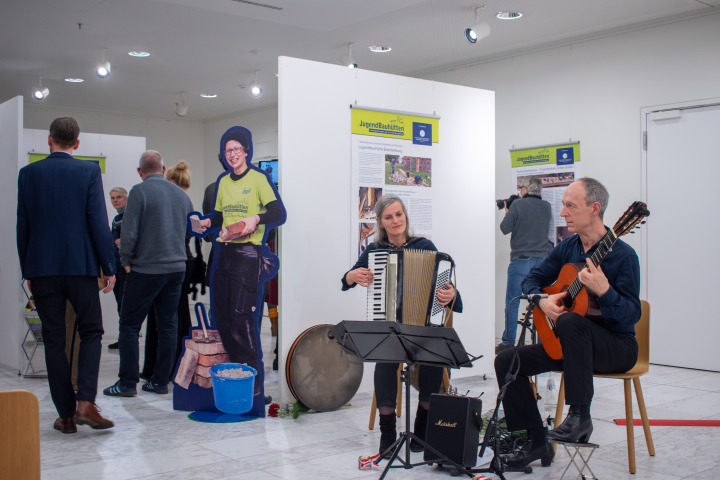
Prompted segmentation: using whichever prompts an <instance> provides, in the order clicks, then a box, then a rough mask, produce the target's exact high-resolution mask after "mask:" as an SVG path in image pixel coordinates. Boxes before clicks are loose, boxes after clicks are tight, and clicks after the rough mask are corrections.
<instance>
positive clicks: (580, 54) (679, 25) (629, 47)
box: [429, 14, 720, 361]
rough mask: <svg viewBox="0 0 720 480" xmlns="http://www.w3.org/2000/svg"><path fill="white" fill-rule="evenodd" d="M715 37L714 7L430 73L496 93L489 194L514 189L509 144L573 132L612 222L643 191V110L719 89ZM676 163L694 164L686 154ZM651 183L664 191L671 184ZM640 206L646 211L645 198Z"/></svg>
mask: <svg viewBox="0 0 720 480" xmlns="http://www.w3.org/2000/svg"><path fill="white" fill-rule="evenodd" d="M479 45H480V43H478V46H479ZM718 45H720V14H716V15H710V16H706V17H702V18H696V19H692V20H687V21H682V22H674V23H669V24H667V25H662V26H657V27H652V28H645V29H642V30H637V31H633V32H629V33H625V34H619V35H615V36H607V37H604V38H598V39H596V40H591V41H586V42H582V43H577V44H572V45H566V46H562V47H557V48H554V49H550V50H545V51H538V52H531V53H528V54H526V55H519V56H516V57H512V58H505V59H501V60H498V61H494V62H489V63H484V64H481V65H477V66H474V67H469V68H465V69H457V70H454V71H449V72H443V73H438V74H435V75H432V76H431V77H429V78H432V79H435V80H439V81H445V82H450V83H456V84H461V85H470V86H474V87H478V88H487V89H489V90H494V91H495V92H496V111H497V116H496V131H497V137H496V151H495V161H496V179H495V188H496V197H497V198H507V197H508V195H510V194H511V193H515V192H514V190H513V188H512V182H511V178H512V177H511V169H510V159H509V152H508V150H509V149H511V148H520V147H525V146H534V145H543V144H548V143H563V142H567V141H569V140H579V141H580V154H581V158H582V161H581V174H582V175H587V176H592V177H596V178H598V179H599V180H601V181H602V182H603V183H604V184H605V185H606V186H607V188H608V189H609V191H610V205H609V207H608V209H607V212H606V214H605V223H606V225H610V226H612V225H613V224H614V223H615V221H616V220H617V218H618V217H619V216H620V214H621V213H622V212H623V211H624V210H625V208H626V207H627V206H628V205H629V204H630V203H631V202H632V201H634V200H640V199H641V194H642V185H641V180H642V178H641V177H642V164H641V162H642V150H641V149H642V132H641V128H640V121H641V115H640V113H641V108H643V107H645V106H651V105H653V106H654V105H663V104H669V103H677V102H684V101H690V100H699V99H705V98H713V97H718V96H720V82H718V78H720V49H718ZM718 131H720V126H718ZM678 162H679V163H682V164H683V166H684V168H692V162H691V160H690V159H678ZM656 188H662V189H667V193H668V195H671V194H672V186H671V185H659V186H656ZM701 193H702V192H698V194H701ZM678 201H682V200H681V199H678ZM698 202H699V204H701V203H702V200H698ZM648 207H649V209H650V211H651V212H652V210H653V206H652V205H648ZM689 208H691V207H689ZM502 216H503V212H502V211H499V212H497V213H496V228H495V235H496V242H495V245H496V262H495V265H496V275H495V278H496V285H497V287H496V290H495V320H496V324H497V332H500V333H501V332H502V329H503V327H502V320H503V309H504V297H505V283H506V279H507V273H506V271H507V265H508V263H509V261H510V239H509V238H508V237H505V236H503V235H502V234H501V233H500V231H499V224H500V220H502ZM678 220H679V222H680V223H682V219H678ZM648 222H652V216H650V218H649V219H648ZM624 239H625V240H626V241H628V242H629V243H630V245H632V246H633V247H634V248H635V249H636V250H637V252H638V255H639V256H640V260H641V267H643V270H642V272H643V276H645V272H646V269H645V266H644V258H645V252H643V250H642V248H641V236H640V235H633V236H626V237H624ZM707 240H709V239H707ZM648 241H649V242H652V238H649V239H648ZM704 243H705V241H703V240H700V241H698V244H704ZM657 280H660V281H662V280H661V279H657ZM641 282H642V281H641ZM641 287H642V288H643V289H644V288H645V287H646V284H645V283H642V285H641ZM643 298H645V294H644V293H643ZM651 355H652V353H651ZM651 361H652V356H651Z"/></svg>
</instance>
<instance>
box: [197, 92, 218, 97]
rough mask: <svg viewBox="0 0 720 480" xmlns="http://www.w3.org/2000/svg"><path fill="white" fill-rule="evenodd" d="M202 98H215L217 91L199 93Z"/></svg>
mask: <svg viewBox="0 0 720 480" xmlns="http://www.w3.org/2000/svg"><path fill="white" fill-rule="evenodd" d="M200 96H201V97H202V98H217V93H206V92H203V93H201V94H200Z"/></svg>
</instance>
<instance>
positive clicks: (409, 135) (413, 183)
mask: <svg viewBox="0 0 720 480" xmlns="http://www.w3.org/2000/svg"><path fill="white" fill-rule="evenodd" d="M351 123H352V125H351V129H350V131H351V133H352V155H351V158H352V188H351V195H352V203H351V205H352V206H353V211H352V214H351V218H352V223H351V227H350V228H351V229H352V236H351V238H353V239H356V241H353V245H351V249H350V258H351V259H352V262H353V263H354V261H355V259H356V258H357V256H358V255H359V254H360V253H361V252H362V251H363V250H364V249H365V247H367V246H368V245H369V244H370V243H371V242H372V241H373V236H374V234H375V227H376V224H377V219H376V218H375V210H374V209H375V202H377V200H378V199H379V198H380V197H381V196H382V195H384V194H387V193H392V194H395V195H397V196H399V197H400V198H401V199H402V200H403V202H404V203H405V206H406V207H407V210H408V217H409V220H410V224H411V226H412V229H413V231H414V232H415V235H417V236H424V237H427V238H430V237H431V236H432V196H433V188H432V187H433V178H432V167H433V164H434V162H437V161H438V160H439V159H438V158H437V153H438V149H437V144H438V143H439V136H440V135H439V127H440V120H439V118H436V117H425V116H422V115H417V114H408V113H404V112H388V111H380V110H368V109H362V108H357V107H354V108H352V110H351Z"/></svg>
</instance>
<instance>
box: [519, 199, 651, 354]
mask: <svg viewBox="0 0 720 480" xmlns="http://www.w3.org/2000/svg"><path fill="white" fill-rule="evenodd" d="M648 215H650V212H649V211H648V209H647V205H646V204H644V203H643V202H634V203H633V204H632V205H630V207H628V209H627V210H626V211H625V213H623V215H622V216H621V217H620V219H619V220H618V221H617V223H615V226H613V227H612V228H611V229H610V230H608V232H607V233H606V234H605V236H604V237H603V238H602V240H600V244H599V245H598V247H597V249H596V250H595V253H593V254H592V256H591V257H590V258H591V260H592V262H593V265H595V266H597V265H600V262H602V261H603V259H604V258H605V257H606V256H607V254H608V253H610V251H611V250H612V246H613V244H614V243H615V241H616V240H617V239H618V238H619V237H621V236H623V235H625V234H626V233H628V232H631V230H633V229H634V228H636V227H637V225H638V224H639V223H644V222H643V218H645V217H647V216H648ZM584 268H587V264H586V263H568V264H565V265H564V266H563V267H562V269H560V274H559V275H558V278H557V280H556V281H555V283H553V284H552V285H550V286H547V287H545V288H543V292H544V293H547V294H548V295H553V294H555V293H562V292H565V291H567V295H565V297H563V298H562V299H561V300H560V302H562V304H563V305H564V306H565V308H566V309H567V310H568V311H570V312H575V313H577V314H579V315H583V316H587V317H590V318H592V317H599V316H600V308H599V307H598V305H597V302H596V301H595V296H594V295H592V294H591V293H590V292H588V291H587V289H586V288H585V286H584V285H583V284H582V283H580V280H579V279H578V273H579V272H580V271H582V269H584ZM533 319H534V323H535V330H536V331H537V335H538V338H539V339H540V341H541V342H542V346H543V347H544V348H545V352H547V354H548V355H549V356H550V358H552V359H555V360H560V359H561V358H562V357H563V354H562V347H561V346H560V340H559V339H558V337H557V332H556V330H555V322H554V321H553V320H550V319H549V318H547V317H546V316H545V312H543V311H542V309H540V307H537V306H536V307H534V309H533Z"/></svg>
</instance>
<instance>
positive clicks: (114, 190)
mask: <svg viewBox="0 0 720 480" xmlns="http://www.w3.org/2000/svg"><path fill="white" fill-rule="evenodd" d="M113 192H117V193H119V194H120V195H122V196H123V197H127V196H128V193H127V190H125V189H124V188H123V187H115V188H113V189H112V190H110V194H112V193H113Z"/></svg>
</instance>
